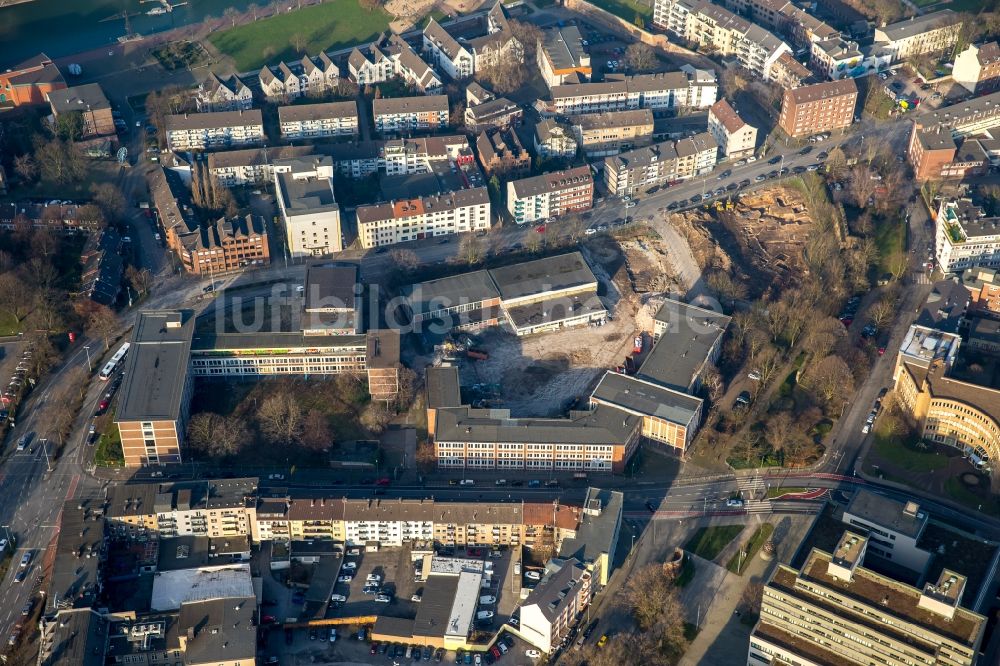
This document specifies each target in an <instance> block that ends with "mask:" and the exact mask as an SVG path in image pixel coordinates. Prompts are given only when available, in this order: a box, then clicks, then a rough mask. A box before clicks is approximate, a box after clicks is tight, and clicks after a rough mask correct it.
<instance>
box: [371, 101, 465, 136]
mask: <svg viewBox="0 0 1000 666" xmlns="http://www.w3.org/2000/svg"><path fill="white" fill-rule="evenodd" d="M372 114H373V116H374V120H375V131H376V132H380V133H382V134H402V133H406V132H434V131H438V130H442V129H444V128H446V127H447V126H448V96H447V95H422V96H419V97H393V98H379V99H375V100H374V101H373V102H372Z"/></svg>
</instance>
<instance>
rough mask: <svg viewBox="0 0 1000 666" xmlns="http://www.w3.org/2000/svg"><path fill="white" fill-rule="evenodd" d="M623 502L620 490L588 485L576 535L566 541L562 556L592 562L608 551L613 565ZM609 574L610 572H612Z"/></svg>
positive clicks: (562, 547) (561, 550) (561, 552)
mask: <svg viewBox="0 0 1000 666" xmlns="http://www.w3.org/2000/svg"><path fill="white" fill-rule="evenodd" d="M624 503H625V496H624V495H623V494H622V493H620V492H618V491H617V490H602V489H601V488H588V489H587V497H586V499H585V500H584V502H583V517H582V520H581V521H580V526H579V527H578V528H577V529H576V536H575V537H573V538H569V539H564V540H563V542H562V545H561V546H560V548H559V557H562V558H571V557H572V558H576V559H578V560H580V561H581V562H585V563H586V562H593V561H594V560H596V559H597V558H599V557H600V556H601V555H603V554H605V553H606V554H607V556H608V566H611V565H612V564H613V563H614V560H615V545H616V544H617V543H618V530H619V528H620V527H621V522H622V506H623V505H624ZM607 573H608V574H609V575H610V573H611V572H610V571H609V572H607Z"/></svg>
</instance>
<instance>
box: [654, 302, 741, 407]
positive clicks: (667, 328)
mask: <svg viewBox="0 0 1000 666" xmlns="http://www.w3.org/2000/svg"><path fill="white" fill-rule="evenodd" d="M730 321H731V318H730V317H728V316H726V315H724V314H722V313H721V312H715V311H713V310H708V309H706V308H701V307H698V306H696V305H690V304H688V303H682V302H680V301H676V300H673V299H666V300H665V301H664V303H663V305H662V306H660V309H659V310H657V312H656V315H655V316H654V317H653V339H654V341H655V343H654V345H653V348H652V349H651V350H650V351H649V354H648V355H647V356H646V359H645V360H644V361H643V363H642V365H641V366H640V367H639V373H638V375H637V376H638V377H640V378H646V379H649V380H651V381H654V382H656V383H658V384H660V385H662V386H666V387H668V388H671V389H673V390H675V391H683V392H686V393H691V394H694V393H697V392H698V390H699V389H700V388H701V380H702V374H703V373H704V371H705V367H706V366H708V365H710V364H712V363H715V362H716V361H718V360H719V355H720V354H721V353H722V337H723V335H724V334H725V332H726V328H727V327H728V326H729V322H730Z"/></svg>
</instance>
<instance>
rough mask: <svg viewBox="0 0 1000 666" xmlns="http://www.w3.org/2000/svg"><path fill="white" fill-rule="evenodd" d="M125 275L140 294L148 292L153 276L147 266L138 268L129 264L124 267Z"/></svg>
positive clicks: (143, 294)
mask: <svg viewBox="0 0 1000 666" xmlns="http://www.w3.org/2000/svg"><path fill="white" fill-rule="evenodd" d="M125 277H126V278H127V279H128V281H129V284H131V285H132V288H133V289H135V290H136V292H137V293H138V294H139V295H140V296H145V295H146V294H148V293H149V288H150V286H152V284H153V276H152V274H151V273H150V272H149V269H147V268H143V269H139V268H136V267H135V266H129V267H128V268H126V269H125Z"/></svg>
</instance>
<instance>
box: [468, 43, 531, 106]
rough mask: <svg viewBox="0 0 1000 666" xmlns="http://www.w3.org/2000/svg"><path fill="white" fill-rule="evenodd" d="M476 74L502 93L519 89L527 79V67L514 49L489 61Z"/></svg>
mask: <svg viewBox="0 0 1000 666" xmlns="http://www.w3.org/2000/svg"><path fill="white" fill-rule="evenodd" d="M476 74H477V75H478V78H480V79H481V80H483V81H485V82H487V83H489V84H490V87H491V88H492V89H493V90H494V91H495V92H497V93H499V94H501V95H505V94H507V93H512V92H514V91H515V90H518V89H519V88H520V87H521V86H523V85H524V83H525V81H526V80H527V68H526V67H525V65H524V63H522V62H521V61H520V59H519V58H518V57H517V55H516V54H515V53H514V52H513V51H508V52H507V53H506V54H504V55H502V56H501V57H499V58H495V59H493V60H492V61H490V62H488V63H487V64H486V66H485V67H483V68H482V69H479V70H477V72H476Z"/></svg>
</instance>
